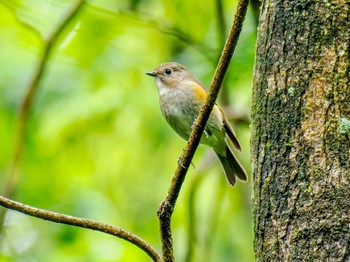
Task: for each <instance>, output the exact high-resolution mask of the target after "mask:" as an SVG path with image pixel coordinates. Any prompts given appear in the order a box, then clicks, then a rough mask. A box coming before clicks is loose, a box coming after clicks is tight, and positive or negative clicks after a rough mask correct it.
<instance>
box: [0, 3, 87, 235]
mask: <svg viewBox="0 0 350 262" xmlns="http://www.w3.org/2000/svg"><path fill="white" fill-rule="evenodd" d="M85 2H86V0H79V1H77V3H76V4H74V5H73V6H72V7H71V8H70V10H69V11H68V12H67V13H66V14H65V15H64V17H63V18H62V20H61V21H60V22H59V24H58V25H57V27H56V28H55V29H54V30H53V31H52V33H51V34H50V35H49V36H48V37H47V38H46V39H45V42H44V48H43V51H42V54H41V58H40V61H39V62H38V65H37V66H36V68H35V71H34V74H33V77H32V79H31V81H30V82H29V83H28V87H27V92H26V95H25V97H24V98H23V101H22V105H21V108H20V110H19V117H18V123H17V130H16V138H15V149H14V155H13V158H12V161H11V164H10V168H9V173H8V177H7V181H6V186H5V192H4V195H5V196H7V197H11V195H12V194H13V191H14V189H15V186H16V183H17V181H18V179H19V177H18V174H17V166H18V162H19V159H20V157H21V155H22V152H23V144H24V136H25V132H26V127H27V122H28V116H29V112H30V109H31V106H32V104H33V100H34V97H35V95H36V93H37V91H38V87H39V82H40V80H41V78H42V76H43V74H44V72H45V70H46V68H47V63H48V60H49V57H50V55H51V53H52V51H53V47H54V45H55V44H56V42H57V41H58V38H59V36H60V35H61V34H62V32H63V31H64V29H65V28H66V27H67V26H68V24H69V23H70V22H71V21H72V20H73V19H74V18H75V17H76V16H77V14H78V12H79V11H80V10H81V9H82V6H83V4H84V3H85ZM5 213H6V211H5V210H0V232H1V227H2V225H3V220H4V217H5Z"/></svg>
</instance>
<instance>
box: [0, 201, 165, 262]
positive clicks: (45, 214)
mask: <svg viewBox="0 0 350 262" xmlns="http://www.w3.org/2000/svg"><path fill="white" fill-rule="evenodd" d="M0 205H1V206H3V207H5V208H8V209H12V210H15V211H18V212H21V213H24V214H26V215H29V216H33V217H37V218H40V219H43V220H49V221H52V222H56V223H60V224H66V225H72V226H76V227H82V228H88V229H92V230H96V231H100V232H103V233H106V234H109V235H112V236H116V237H119V238H121V239H124V240H126V241H128V242H130V243H132V244H134V245H136V246H137V247H139V248H141V249H142V250H143V251H144V252H146V253H147V254H148V255H149V256H150V257H151V258H152V259H153V261H156V262H160V261H161V256H160V255H159V254H158V252H157V251H156V250H155V249H154V248H153V247H152V246H151V245H150V244H148V243H147V242H146V241H145V240H143V239H142V238H140V237H138V236H136V235H134V234H132V233H130V232H128V231H125V230H123V229H121V228H118V227H114V226H111V225H108V224H105V223H101V222H97V221H94V220H89V219H84V218H78V217H74V216H68V215H64V214H60V213H55V212H51V211H47V210H43V209H39V208H35V207H32V206H28V205H24V204H22V203H19V202H16V201H13V200H10V199H8V198H6V197H3V196H0Z"/></svg>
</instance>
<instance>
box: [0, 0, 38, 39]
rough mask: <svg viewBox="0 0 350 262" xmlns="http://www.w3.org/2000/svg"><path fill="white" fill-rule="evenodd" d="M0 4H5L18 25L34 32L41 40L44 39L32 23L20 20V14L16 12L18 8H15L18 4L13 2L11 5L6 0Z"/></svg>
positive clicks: (2, 0)
mask: <svg viewBox="0 0 350 262" xmlns="http://www.w3.org/2000/svg"><path fill="white" fill-rule="evenodd" d="M0 2H1V4H3V5H4V6H5V7H6V8H8V9H9V10H10V11H11V12H12V13H13V14H14V16H15V17H16V20H17V21H18V23H20V24H21V25H22V26H23V27H25V28H27V29H28V30H30V31H32V33H33V34H35V35H36V36H37V37H38V38H39V39H41V38H42V37H41V33H40V31H39V30H38V29H36V28H35V27H34V26H32V25H31V24H30V23H28V22H26V21H24V20H23V19H21V18H20V16H19V15H18V13H17V12H16V10H15V9H16V8H15V7H14V5H16V4H14V3H13V2H12V3H11V2H9V1H6V0H1V1H0Z"/></svg>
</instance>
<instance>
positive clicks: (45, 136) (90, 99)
mask: <svg viewBox="0 0 350 262" xmlns="http://www.w3.org/2000/svg"><path fill="white" fill-rule="evenodd" d="M72 3H74V2H73V1H69V0H65V1H62V0H60V1H59V0H49V1H43V0H12V1H11V0H0V13H1V16H0V47H1V48H0V69H1V73H0V92H1V96H0V146H1V149H0V151H1V154H0V181H1V183H0V190H1V192H3V190H4V184H5V181H6V179H7V172H8V167H9V163H10V161H11V159H12V157H13V156H12V155H13V152H14V134H15V133H16V121H17V117H18V110H19V107H20V104H21V101H22V99H23V97H24V94H25V88H26V86H27V83H28V81H29V80H30V78H31V76H32V73H33V70H34V67H35V65H36V64H37V62H38V60H39V59H40V53H41V51H42V47H43V41H42V39H43V38H45V37H46V36H47V35H48V34H49V33H50V30H52V28H53V27H54V26H55V25H56V24H57V22H58V20H59V19H60V17H61V16H62V15H64V14H65V12H66V10H67V9H68V8H69V7H70V5H71V4H72ZM215 3H216V2H215V1H211V0H201V1H200V0H189V1H182V0H174V1H166V0H163V1H155V0H143V1H142V0H129V1H126V0H123V1H122V0H114V1H112V0H92V1H89V2H88V4H87V5H86V6H85V7H84V10H83V11H82V12H81V13H80V14H79V16H78V17H77V18H76V19H75V20H74V21H73V23H71V24H70V26H69V27H68V28H67V29H66V30H65V31H64V33H63V35H61V37H60V39H59V44H57V45H56V46H55V47H54V52H53V54H52V56H51V57H50V60H49V63H48V70H47V71H46V72H45V75H44V77H43V78H42V79H41V81H40V86H39V91H38V93H37V95H36V97H35V99H34V103H33V105H32V108H31V111H30V118H29V122H28V129H27V130H26V135H25V147H24V152H23V155H22V156H21V159H20V162H19V174H20V180H19V182H18V184H17V185H16V190H15V194H14V196H13V198H14V199H15V200H18V201H21V202H24V203H26V204H29V205H33V206H36V207H40V208H45V209H48V210H52V211H56V212H62V213H66V214H70V215H75V216H81V217H84V218H89V219H95V220H99V221H103V222H106V223H110V224H113V225H116V226H118V227H122V228H124V229H126V230H128V231H131V232H133V233H136V234H137V235H139V236H141V237H142V238H144V239H145V240H147V241H149V242H150V243H151V244H152V245H154V246H155V247H156V248H157V249H158V250H160V241H159V230H158V219H157V216H156V211H157V209H158V206H159V204H160V202H161V201H162V200H163V198H164V197H165V194H166V192H167V188H168V185H169V183H170V180H171V177H172V175H173V173H174V171H175V168H176V165H177V159H178V156H179V155H180V154H181V153H182V148H183V147H184V146H185V141H183V140H182V139H181V138H179V137H178V136H177V135H176V134H175V133H174V132H173V131H172V130H171V129H170V127H168V126H167V124H166V122H165V120H164V119H163V118H162V115H161V113H160V110H159V104H158V93H157V90H156V85H155V83H154V80H153V79H151V78H149V77H148V76H146V75H145V74H144V72H146V71H149V70H151V69H153V68H155V67H156V66H157V65H158V64H160V63H161V62H164V61H177V62H180V63H182V64H184V65H185V66H186V67H187V68H188V69H189V70H190V71H191V72H192V73H193V74H194V75H196V76H197V77H198V78H199V79H201V81H202V82H203V83H204V84H206V85H207V86H208V85H209V84H210V81H211V77H212V75H213V72H214V69H215V65H216V59H217V58H218V56H219V54H220V51H221V48H222V46H220V43H222V39H221V40H220V39H219V38H220V36H219V34H218V26H217V21H218V14H217V12H216V5H215ZM222 4H223V10H224V19H225V21H226V25H227V26H226V27H227V28H226V29H225V30H226V31H227V30H228V27H229V26H230V24H231V21H232V19H233V16H234V11H235V2H232V1H229V0H225V1H223V3H222ZM255 30H256V28H255V20H254V17H253V14H252V13H248V17H247V19H246V22H245V24H244V28H243V32H242V35H241V38H240V41H239V44H238V47H237V50H236V53H235V54H234V57H233V60H232V63H231V66H230V70H229V72H228V75H227V77H226V82H225V88H227V90H226V92H225V94H227V96H228V97H226V98H227V99H228V101H229V107H230V111H231V110H232V112H234V113H235V114H237V115H242V116H244V117H246V116H247V115H249V108H250V93H251V85H252V67H253V59H254V45H255V34H256V32H255ZM233 126H234V128H235V130H236V133H237V136H238V138H239V140H240V141H241V144H242V148H243V150H242V153H237V155H238V157H239V158H240V160H241V161H242V163H243V164H244V165H245V167H246V169H247V170H249V126H248V124H247V123H245V122H237V123H233ZM209 151H210V150H208V148H206V147H204V146H201V147H199V150H198V151H197V153H196V156H195V158H194V161H193V162H194V164H195V166H196V168H195V169H193V168H191V169H190V170H189V173H188V175H187V178H186V181H185V185H184V187H183V190H182V192H181V196H180V198H179V201H178V204H177V207H176V210H175V213H174V217H173V222H172V223H173V229H174V241H175V255H176V257H177V258H178V260H179V261H185V260H186V257H187V258H190V257H191V260H190V259H188V261H253V252H252V232H251V213H250V185H249V184H242V183H238V184H237V186H235V187H234V188H231V187H229V186H228V184H227V183H226V181H225V178H224V175H223V171H222V170H221V167H220V165H219V162H218V161H216V160H215V161H211V160H210V159H212V158H213V155H212V154H211V153H210V152H209ZM191 201H192V202H191ZM191 203H192V204H191ZM190 221H192V222H191V223H190ZM191 232H192V233H191ZM193 232H194V235H195V236H194V237H193V238H192V239H191V240H189V235H193ZM189 243H191V244H189ZM190 246H191V247H192V248H193V250H191V252H190V254H191V255H190V256H189V255H188V252H189V247H190ZM0 261H65V262H70V261H150V259H149V258H148V257H147V256H146V255H145V254H144V253H143V252H142V251H140V250H138V249H137V248H136V247H134V246H133V245H131V244H129V243H126V242H124V241H122V240H119V239H117V238H113V237H111V236H108V235H104V234H101V233H97V232H92V231H88V230H83V229H78V228H73V227H70V226H65V225H57V224H53V223H51V222H45V221H41V220H38V219H36V218H31V217H28V216H25V215H22V214H19V213H16V212H12V211H10V212H8V214H7V217H6V224H5V231H4V235H3V236H2V237H1V238H0Z"/></svg>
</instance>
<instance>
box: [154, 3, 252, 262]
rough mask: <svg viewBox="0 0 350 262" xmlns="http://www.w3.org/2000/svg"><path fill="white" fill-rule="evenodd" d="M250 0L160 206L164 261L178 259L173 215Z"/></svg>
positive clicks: (240, 7)
mask: <svg viewBox="0 0 350 262" xmlns="http://www.w3.org/2000/svg"><path fill="white" fill-rule="evenodd" d="M248 2H249V1H248V0H240V1H239V3H238V6H237V12H236V15H235V18H234V20H233V23H232V26H231V30H230V33H229V36H228V38H227V41H226V43H225V46H224V50H223V51H222V54H221V57H220V60H219V63H218V66H217V68H216V71H215V74H214V77H213V80H212V83H211V85H210V89H209V94H208V97H207V99H206V102H205V104H204V106H203V107H202V109H201V111H200V113H199V116H198V117H197V121H196V122H195V124H194V127H193V130H192V133H191V136H190V138H189V140H188V142H187V145H186V148H185V151H184V153H183V154H182V156H181V160H180V163H181V164H178V166H177V169H176V171H175V175H174V177H173V179H172V181H171V185H170V187H169V189H168V193H167V196H166V198H165V199H164V201H163V202H162V204H161V205H160V207H159V210H158V218H159V224H160V235H161V241H162V254H163V261H165V262H168V261H169V262H172V261H174V254H173V238H172V232H171V217H172V214H173V211H174V208H175V204H176V201H177V198H178V196H179V193H180V190H181V187H182V184H183V182H184V180H185V177H186V173H187V170H188V167H189V165H190V163H191V161H192V158H193V155H194V153H195V151H196V149H197V147H198V144H199V141H200V139H201V136H202V133H203V131H204V127H205V123H206V122H207V120H208V118H209V115H210V113H211V111H212V108H213V106H214V104H215V100H216V98H217V96H218V93H219V90H220V87H221V84H222V82H223V80H224V77H225V74H226V72H227V69H228V66H229V64H230V60H231V57H232V55H233V52H234V49H235V47H236V45H237V41H238V38H239V34H240V32H241V30H242V26H243V21H244V18H245V15H246V11H247V7H248Z"/></svg>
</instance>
